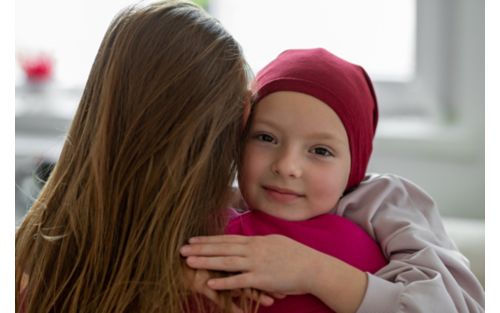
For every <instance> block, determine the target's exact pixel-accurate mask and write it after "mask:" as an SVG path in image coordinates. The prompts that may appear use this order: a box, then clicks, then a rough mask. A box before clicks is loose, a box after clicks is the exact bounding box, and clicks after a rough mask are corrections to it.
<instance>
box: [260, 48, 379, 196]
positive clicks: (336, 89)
mask: <svg viewBox="0 0 500 313" xmlns="http://www.w3.org/2000/svg"><path fill="white" fill-rule="evenodd" d="M277 91H295V92H300V93H304V94H308V95H310V96H313V97H315V98H317V99H319V100H321V101H323V102H324V103H326V104H327V105H328V106H329V107H330V108H331V109H332V110H334V111H335V113H337V115H338V116H339V118H340V120H341V121H342V123H343V125H344V128H345V130H346V132H347V136H348V138H349V149H350V153H351V170H350V173H349V181H348V182H347V188H346V190H350V189H351V188H353V187H356V186H357V185H358V184H359V183H360V182H361V181H362V180H363V177H364V176H365V173H366V168H367V166H368V161H369V160H370V155H371V153H372V149H373V148H372V142H373V137H374V136H375V129H376V128H377V121H378V108H377V99H376V96H375V92H374V90H373V86H372V82H371V81H370V78H369V77H368V75H367V74H366V72H365V70H364V69H363V68H362V67H361V66H359V65H355V64H352V63H349V62H347V61H345V60H343V59H341V58H339V57H337V56H335V55H333V54H331V53H330V52H328V51H327V50H325V49H322V48H317V49H306V50H286V51H285V52H283V53H281V54H280V55H279V56H278V57H277V58H276V59H275V60H273V61H272V62H271V63H269V64H268V65H267V66H266V67H264V68H263V69H262V70H261V71H260V72H259V73H258V74H257V77H256V80H255V81H254V85H253V87H252V92H253V96H254V103H257V102H258V101H260V100H262V99H263V98H264V97H265V96H267V95H269V94H271V93H273V92H277Z"/></svg>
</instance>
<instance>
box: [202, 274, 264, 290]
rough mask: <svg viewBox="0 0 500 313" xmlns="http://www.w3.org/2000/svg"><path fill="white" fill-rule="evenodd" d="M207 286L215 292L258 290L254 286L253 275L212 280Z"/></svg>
mask: <svg viewBox="0 0 500 313" xmlns="http://www.w3.org/2000/svg"><path fill="white" fill-rule="evenodd" d="M207 285H208V287H210V288H211V289H214V290H228V289H240V288H258V287H256V286H254V284H252V275H251V274H249V273H242V274H236V275H232V276H227V277H221V278H212V279H209V280H208V281H207Z"/></svg>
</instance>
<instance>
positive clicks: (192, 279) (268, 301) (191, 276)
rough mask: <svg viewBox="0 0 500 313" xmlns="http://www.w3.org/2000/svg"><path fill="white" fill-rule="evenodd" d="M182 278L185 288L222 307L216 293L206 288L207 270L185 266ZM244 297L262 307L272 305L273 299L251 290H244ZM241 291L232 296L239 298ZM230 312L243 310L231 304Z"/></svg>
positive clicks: (234, 312)
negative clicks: (258, 303) (183, 278)
mask: <svg viewBox="0 0 500 313" xmlns="http://www.w3.org/2000/svg"><path fill="white" fill-rule="evenodd" d="M183 272H184V277H185V281H184V283H185V284H186V287H187V288H188V289H190V290H191V291H193V292H195V293H199V294H202V295H204V296H205V297H207V298H208V299H209V300H211V301H212V302H214V303H215V304H217V305H219V306H222V305H223V301H222V299H221V298H220V297H219V295H218V293H217V291H215V290H213V289H211V288H209V287H208V286H207V281H208V280H209V279H210V277H211V276H210V274H209V272H208V271H207V270H199V269H192V268H189V267H187V266H185V267H183ZM244 292H245V295H246V297H247V298H250V299H252V300H253V301H255V302H260V304H261V305H263V306H270V305H272V304H273V303H274V299H273V298H272V297H270V296H269V295H266V294H264V293H257V292H256V291H254V292H252V291H251V290H249V289H248V290H245V291H244ZM240 294H241V290H235V291H234V296H239V295H240ZM275 297H278V298H279V297H280V295H275ZM231 312H233V313H243V310H242V309H241V308H239V307H238V306H237V305H236V304H234V303H232V304H231Z"/></svg>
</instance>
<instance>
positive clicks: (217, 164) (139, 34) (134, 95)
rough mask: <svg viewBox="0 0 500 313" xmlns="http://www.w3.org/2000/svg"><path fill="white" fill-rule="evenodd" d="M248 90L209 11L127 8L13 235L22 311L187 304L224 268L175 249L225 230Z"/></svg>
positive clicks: (234, 46)
mask: <svg viewBox="0 0 500 313" xmlns="http://www.w3.org/2000/svg"><path fill="white" fill-rule="evenodd" d="M247 86H248V81H247V72H246V63H245V61H244V59H243V56H242V51H241V48H240V47H239V45H238V43H237V42H236V41H235V40H234V39H233V37H232V36H231V35H230V34H228V33H227V31H226V30H225V29H224V28H223V27H222V26H221V25H220V23H219V22H218V21H217V20H216V19H214V18H212V17H210V16H209V15H207V14H206V13H205V12H204V11H203V10H202V9H200V8H199V7H197V6H195V5H193V4H191V3H188V2H184V1H161V2H158V3H153V4H149V5H141V6H134V7H131V8H128V9H126V10H124V11H122V12H121V13H120V14H119V15H118V16H117V17H116V18H115V20H114V21H113V22H112V23H111V25H110V26H109V28H108V31H107V33H106V35H105V36H104V39H103V41H102V44H101V46H100V48H99V51H98V53H97V56H96V59H95V62H94V64H93V66H92V69H91V72H90V76H89V78H88V81H87V83H86V86H85V89H84V92H83V96H82V98H81V101H80V104H79V106H78V110H77V112H76V115H75V117H74V119H73V122H72V125H71V128H70V130H69V133H68V140H67V141H66V143H65V145H64V147H63V151H62V153H61V156H60V158H59V160H58V162H57V164H56V166H55V168H54V170H53V172H52V173H51V175H50V177H49V179H48V181H47V182H46V184H45V186H44V188H43V190H42V191H41V193H40V195H39V197H38V198H37V199H36V201H35V203H34V204H33V206H32V207H31V209H30V211H29V212H28V214H27V216H26V217H25V219H24V221H23V222H22V224H21V226H20V228H19V229H18V230H17V232H16V261H15V262H16V287H15V288H16V312H26V313H33V312H65V313H76V312H79V313H82V312H83V313H85V312H89V313H90V312H92V313H94V312H99V313H110V312H113V313H115V312H148V313H149V312H172V313H179V312H185V311H188V308H189V307H190V306H192V304H191V303H188V302H189V301H191V300H193V298H194V297H193V292H192V290H190V289H193V290H194V291H199V288H197V285H199V282H200V280H201V281H204V280H206V279H208V278H210V277H211V276H212V275H213V274H211V273H208V272H207V271H193V270H190V269H188V268H187V267H185V266H184V263H183V260H182V258H181V257H180V256H179V254H178V250H179V248H180V245H181V244H182V243H183V242H185V241H187V240H188V238H189V237H191V236H195V235H200V234H216V233H222V232H223V230H224V225H225V222H224V221H223V219H224V215H225V210H224V211H223V210H222V209H221V208H224V206H225V205H226V203H227V200H228V198H229V197H230V185H231V182H232V181H233V179H234V176H235V162H236V156H237V150H238V146H239V142H238V141H239V136H240V129H241V121H242V119H243V112H244V109H243V106H244V103H245V102H246V95H247ZM201 292H203V290H201ZM204 294H205V295H206V296H207V297H208V298H210V299H211V300H213V301H217V302H218V303H221V305H222V303H228V302H227V301H226V300H227V299H229V301H230V300H231V298H230V297H229V296H230V294H229V293H228V294H227V295H226V296H225V297H218V296H217V295H216V294H215V292H213V291H212V292H211V293H210V292H207V293H204ZM219 296H220V295H219ZM219 300H220V301H219ZM207 303H208V302H207ZM224 308H225V311H224V312H229V311H230V310H231V307H230V305H229V304H228V305H225V306H224ZM202 309H203V308H201V309H200V310H198V311H197V312H200V313H201V312H205V311H210V312H212V310H209V309H210V307H208V308H207V307H204V310H202Z"/></svg>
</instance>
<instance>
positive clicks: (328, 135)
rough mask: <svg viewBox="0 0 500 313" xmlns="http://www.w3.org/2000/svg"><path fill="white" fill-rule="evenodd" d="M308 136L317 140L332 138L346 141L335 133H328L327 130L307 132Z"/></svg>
mask: <svg viewBox="0 0 500 313" xmlns="http://www.w3.org/2000/svg"><path fill="white" fill-rule="evenodd" d="M308 137H310V138H312V139H317V140H333V141H336V142H340V143H346V141H345V140H343V139H341V138H340V137H339V136H336V135H334V134H332V133H328V132H317V133H311V134H309V136H308Z"/></svg>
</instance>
